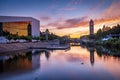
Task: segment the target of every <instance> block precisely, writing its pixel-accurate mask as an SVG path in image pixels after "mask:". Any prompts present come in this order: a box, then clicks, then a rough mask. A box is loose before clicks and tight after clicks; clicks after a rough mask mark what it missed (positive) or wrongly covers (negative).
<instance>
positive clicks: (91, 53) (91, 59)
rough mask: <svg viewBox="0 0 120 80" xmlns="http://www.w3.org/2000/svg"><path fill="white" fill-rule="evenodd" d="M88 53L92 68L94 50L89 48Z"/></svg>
mask: <svg viewBox="0 0 120 80" xmlns="http://www.w3.org/2000/svg"><path fill="white" fill-rule="evenodd" d="M89 51H90V62H91V65H92V66H93V65H94V52H95V50H94V48H89Z"/></svg>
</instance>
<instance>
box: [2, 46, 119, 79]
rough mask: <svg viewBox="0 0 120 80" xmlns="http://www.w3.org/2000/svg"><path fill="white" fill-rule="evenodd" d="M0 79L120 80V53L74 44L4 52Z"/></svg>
mask: <svg viewBox="0 0 120 80" xmlns="http://www.w3.org/2000/svg"><path fill="white" fill-rule="evenodd" d="M106 51H107V52H106ZM11 54H13V53H11ZM0 80H120V54H119V53H116V54H115V55H114V54H112V55H111V54H110V51H108V50H103V51H102V50H100V49H99V50H96V49H95V48H82V47H80V46H77V47H71V49H69V50H54V51H50V50H45V51H42V52H40V51H39V50H32V51H28V52H19V53H17V54H14V55H4V56H0Z"/></svg>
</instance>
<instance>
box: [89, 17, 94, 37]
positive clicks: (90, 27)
mask: <svg viewBox="0 0 120 80" xmlns="http://www.w3.org/2000/svg"><path fill="white" fill-rule="evenodd" d="M89 32H90V33H89V34H90V35H92V34H94V21H93V20H92V19H91V20H90V22H89Z"/></svg>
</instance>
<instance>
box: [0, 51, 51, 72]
mask: <svg viewBox="0 0 120 80" xmlns="http://www.w3.org/2000/svg"><path fill="white" fill-rule="evenodd" d="M11 54H12V53H11ZM41 54H45V57H46V59H47V60H48V59H49V57H50V51H48V50H45V51H40V50H32V51H28V52H24V53H20V52H19V53H18V54H15V55H4V56H0V74H1V73H8V72H11V73H12V72H26V71H30V70H34V69H37V68H40V55H41Z"/></svg>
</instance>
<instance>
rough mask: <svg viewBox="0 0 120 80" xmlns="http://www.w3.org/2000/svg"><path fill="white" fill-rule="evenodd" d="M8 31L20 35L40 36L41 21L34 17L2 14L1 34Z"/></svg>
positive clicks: (0, 20) (0, 17)
mask: <svg viewBox="0 0 120 80" xmlns="http://www.w3.org/2000/svg"><path fill="white" fill-rule="evenodd" d="M4 31H7V32H9V33H11V34H17V35H19V36H36V37H37V36H40V22H39V20H36V19H34V18H32V17H15V16H0V36H2V35H3V32H4Z"/></svg>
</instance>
